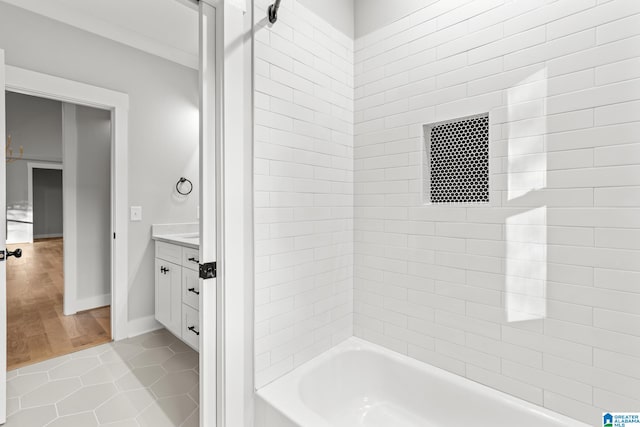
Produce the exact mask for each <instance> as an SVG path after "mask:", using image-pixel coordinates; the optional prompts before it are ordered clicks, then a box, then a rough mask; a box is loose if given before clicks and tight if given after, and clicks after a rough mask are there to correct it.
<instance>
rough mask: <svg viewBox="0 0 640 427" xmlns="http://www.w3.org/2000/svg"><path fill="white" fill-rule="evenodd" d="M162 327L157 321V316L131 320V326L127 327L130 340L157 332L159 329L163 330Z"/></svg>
mask: <svg viewBox="0 0 640 427" xmlns="http://www.w3.org/2000/svg"><path fill="white" fill-rule="evenodd" d="M162 328H164V326H162V325H161V324H160V323H159V322H158V321H157V320H156V317H155V316H153V315H152V316H146V317H141V318H139V319H132V320H129V325H128V327H127V331H128V334H127V335H128V336H129V338H132V337H136V336H138V335H142V334H146V333H147V332H151V331H157V330H158V329H162Z"/></svg>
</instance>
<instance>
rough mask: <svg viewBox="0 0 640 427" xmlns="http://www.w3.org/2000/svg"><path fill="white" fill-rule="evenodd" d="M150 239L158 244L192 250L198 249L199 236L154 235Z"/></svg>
mask: <svg viewBox="0 0 640 427" xmlns="http://www.w3.org/2000/svg"><path fill="white" fill-rule="evenodd" d="M151 238H152V239H153V240H156V241H159V242H166V243H173V244H174V245H180V246H186V247H188V248H193V249H198V248H199V247H200V236H199V235H197V234H184V233H182V234H155V235H153V236H151Z"/></svg>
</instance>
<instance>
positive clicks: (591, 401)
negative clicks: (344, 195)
mask: <svg viewBox="0 0 640 427" xmlns="http://www.w3.org/2000/svg"><path fill="white" fill-rule="evenodd" d="M259 51H260V47H258V52H259ZM294 57H295V55H294ZM485 112H488V113H489V116H490V120H491V130H490V156H491V177H492V179H491V202H490V203H489V204H487V205H485V206H477V207H472V206H461V207H458V206H455V205H448V206H433V205H432V206H427V205H422V200H421V191H422V185H423V182H422V176H421V166H422V164H421V162H422V150H423V144H424V140H423V134H422V127H423V125H424V124H428V123H431V122H434V121H441V120H449V119H453V118H456V117H463V116H467V115H471V114H480V113H485ZM354 165H355V170H354V180H355V182H354V188H355V196H354V203H355V210H354V214H355V222H354V224H355V247H354V249H355V269H354V271H355V278H354V306H353V307H354V333H355V335H356V336H359V337H362V338H364V339H367V340H370V341H373V342H375V343H378V344H381V345H383V346H385V347H388V348H391V349H393V350H396V351H398V352H401V353H404V354H408V355H409V356H412V357H415V358H416V359H419V360H423V361H425V362H427V363H430V364H433V365H436V366H439V367H441V368H443V369H446V370H449V371H452V372H455V373H457V374H460V375H462V376H466V377H468V378H470V379H472V380H475V381H478V382H481V383H484V384H487V385H489V386H491V387H494V388H497V389H499V390H502V391H505V392H507V393H511V394H513V395H516V396H518V397H521V398H523V399H526V400H528V401H531V402H533V403H536V404H539V405H543V406H545V407H548V408H550V409H552V410H555V411H558V412H561V413H564V414H566V415H569V416H571V417H574V418H577V419H580V420H583V421H585V422H588V423H596V422H598V421H599V419H600V418H599V417H600V415H601V412H602V411H637V410H638V408H640V370H639V369H638V367H639V366H640V243H638V242H639V241H640V2H639V1H637V0H612V1H596V0H557V1H554V0H535V1H532V0H512V1H507V0H474V1H468V0H467V1H465V0H456V1H451V0H442V1H438V2H436V3H433V4H431V5H429V6H427V7H425V8H423V9H421V10H419V11H417V12H415V13H413V14H411V15H409V16H407V17H405V18H402V19H400V20H398V21H397V22H395V23H393V24H390V25H388V26H386V27H384V28H382V29H379V30H378V31H376V32H374V33H372V34H369V35H367V36H364V37H362V38H360V39H358V40H356V43H355V139H354ZM258 185H259V184H258ZM345 212H346V211H345ZM284 215H285V212H278V213H277V215H275V216H277V217H278V218H284V219H283V220H284V221H288V219H287V218H285V217H284ZM309 256H311V255H309ZM295 262H299V261H295Z"/></svg>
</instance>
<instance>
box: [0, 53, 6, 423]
mask: <svg viewBox="0 0 640 427" xmlns="http://www.w3.org/2000/svg"><path fill="white" fill-rule="evenodd" d="M4 82H5V65H4V50H2V49H0V88H2V87H3V86H4ZM5 109H6V104H5V91H4V90H1V91H0V135H2V138H3V139H4V135H6V129H5ZM5 157H6V152H5V150H2V154H0V162H2V167H0V169H1V171H2V173H0V188H2V189H3V191H2V194H0V218H3V219H4V221H3V222H4V223H5V224H6V220H7V213H6V212H7V206H6V193H7V192H6V188H7V169H6V168H7V166H6V159H5ZM5 224H2V227H1V228H0V244H1V245H2V248H1V249H2V250H3V251H4V250H5V248H6V246H5V243H6V241H7V234H6V226H5ZM5 256H6V254H5ZM6 420H7V262H6V261H0V424H4V423H5V421H6Z"/></svg>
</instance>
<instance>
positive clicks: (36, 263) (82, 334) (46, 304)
mask: <svg viewBox="0 0 640 427" xmlns="http://www.w3.org/2000/svg"><path fill="white" fill-rule="evenodd" d="M7 247H8V249H9V250H14V249H15V248H22V258H20V259H17V258H14V257H11V258H9V259H8V260H7V369H8V370H12V369H16V368H20V367H22V366H26V365H30V364H32V363H36V362H40V361H43V360H46V359H50V358H52V357H56V356H61V355H64V354H68V353H72V352H75V351H78V350H82V349H85V348H89V347H93V346H96V345H99V344H103V343H105V342H109V341H111V319H110V316H111V313H110V307H108V306H107V307H101V308H96V309H93V310H87V311H83V312H79V313H77V314H75V315H72V316H65V315H64V314H63V313H62V296H63V291H64V274H63V242H62V239H45V240H39V241H36V242H34V243H22V244H17V245H7Z"/></svg>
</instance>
